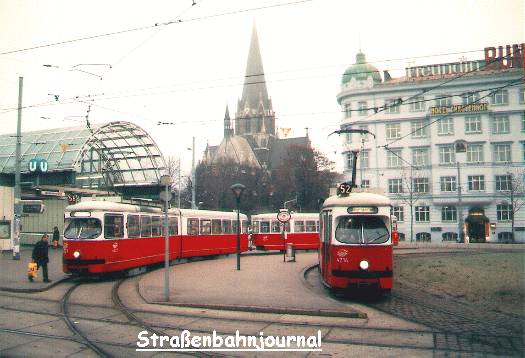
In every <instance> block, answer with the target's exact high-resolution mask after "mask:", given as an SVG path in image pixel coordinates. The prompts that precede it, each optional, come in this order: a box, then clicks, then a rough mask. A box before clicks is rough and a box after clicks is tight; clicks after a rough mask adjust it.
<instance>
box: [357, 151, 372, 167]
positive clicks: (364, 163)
mask: <svg viewBox="0 0 525 358" xmlns="http://www.w3.org/2000/svg"><path fill="white" fill-rule="evenodd" d="M369 152H370V151H368V150H362V151H361V152H360V153H359V167H360V168H363V169H364V168H368V153H369Z"/></svg>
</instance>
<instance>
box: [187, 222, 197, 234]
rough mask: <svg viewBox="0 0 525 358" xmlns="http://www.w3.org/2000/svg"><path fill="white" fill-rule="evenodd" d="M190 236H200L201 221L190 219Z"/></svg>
mask: <svg viewBox="0 0 525 358" xmlns="http://www.w3.org/2000/svg"><path fill="white" fill-rule="evenodd" d="M188 235H191V236H195V235H199V219H188Z"/></svg>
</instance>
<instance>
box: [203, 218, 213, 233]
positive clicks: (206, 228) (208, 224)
mask: <svg viewBox="0 0 525 358" xmlns="http://www.w3.org/2000/svg"><path fill="white" fill-rule="evenodd" d="M210 234H211V220H210V219H201V235H210Z"/></svg>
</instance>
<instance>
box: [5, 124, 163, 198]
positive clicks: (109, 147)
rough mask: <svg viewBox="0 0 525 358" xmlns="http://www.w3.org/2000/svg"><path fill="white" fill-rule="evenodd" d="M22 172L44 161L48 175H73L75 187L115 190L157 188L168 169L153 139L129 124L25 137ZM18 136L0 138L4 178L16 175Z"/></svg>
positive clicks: (23, 136) (40, 133)
mask: <svg viewBox="0 0 525 358" xmlns="http://www.w3.org/2000/svg"><path fill="white" fill-rule="evenodd" d="M21 153H22V156H21V168H22V173H28V172H29V161H30V160H31V159H44V160H46V161H47V163H48V172H63V171H74V172H75V173H76V180H75V184H74V185H75V186H76V187H84V188H111V187H118V186H130V185H151V184H157V183H158V182H159V180H160V177H161V175H162V174H163V173H164V171H165V169H166V165H165V162H164V158H163V157H162V154H161V152H160V150H159V148H158V147H157V145H156V143H155V142H154V141H153V139H152V138H151V137H150V136H149V135H148V134H147V133H146V132H145V131H144V130H143V129H142V128H140V127H138V126H137V125H135V124H133V123H130V122H111V123H107V124H100V125H92V126H91V127H90V128H86V127H70V128H58V129H48V130H42V131H35V132H26V133H22V151H21ZM15 156H16V136H15V135H2V136H0V173H5V174H13V173H14V172H15Z"/></svg>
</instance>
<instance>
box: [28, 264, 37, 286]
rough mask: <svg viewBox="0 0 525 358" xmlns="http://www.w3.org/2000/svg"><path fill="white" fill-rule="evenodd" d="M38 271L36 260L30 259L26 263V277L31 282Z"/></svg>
mask: <svg viewBox="0 0 525 358" xmlns="http://www.w3.org/2000/svg"><path fill="white" fill-rule="evenodd" d="M37 271H38V265H37V264H36V262H33V261H31V262H30V263H28V264H27V278H28V279H29V281H31V282H33V279H34V278H35V277H36V276H37V275H36V272H37Z"/></svg>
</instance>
